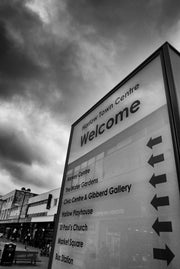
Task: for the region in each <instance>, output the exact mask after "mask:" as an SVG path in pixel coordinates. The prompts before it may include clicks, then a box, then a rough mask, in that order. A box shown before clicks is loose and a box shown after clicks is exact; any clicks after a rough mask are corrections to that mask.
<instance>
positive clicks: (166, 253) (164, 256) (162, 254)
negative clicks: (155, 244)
mask: <svg viewBox="0 0 180 269" xmlns="http://www.w3.org/2000/svg"><path fill="white" fill-rule="evenodd" d="M153 257H154V259H157V260H162V261H166V262H167V265H169V264H170V262H171V261H172V260H173V258H174V257H175V255H174V253H173V252H172V251H171V250H170V249H169V248H168V246H167V245H166V247H165V249H161V248H154V249H153Z"/></svg>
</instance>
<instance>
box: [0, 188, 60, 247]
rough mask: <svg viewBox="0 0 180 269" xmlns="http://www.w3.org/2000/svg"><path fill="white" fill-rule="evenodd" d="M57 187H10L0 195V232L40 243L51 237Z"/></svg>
mask: <svg viewBox="0 0 180 269" xmlns="http://www.w3.org/2000/svg"><path fill="white" fill-rule="evenodd" d="M59 193H60V188H58V189H55V190H51V191H48V192H46V193H42V194H39V195H37V194H35V193H32V192H30V190H25V189H22V190H13V191H11V192H9V193H7V194H5V195H4V196H2V197H1V199H0V232H1V233H3V234H4V236H5V237H6V238H8V239H11V240H15V241H16V240H19V241H22V242H25V240H26V237H27V235H29V242H28V243H29V244H30V245H33V246H36V247H40V248H41V247H43V246H44V245H45V244H47V243H50V242H51V241H52V237H53V228H54V218H55V215H56V213H57V206H58V199H59Z"/></svg>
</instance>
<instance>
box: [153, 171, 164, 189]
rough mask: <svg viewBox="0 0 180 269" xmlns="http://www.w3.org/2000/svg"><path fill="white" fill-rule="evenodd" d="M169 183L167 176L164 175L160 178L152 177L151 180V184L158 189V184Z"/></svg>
mask: <svg viewBox="0 0 180 269" xmlns="http://www.w3.org/2000/svg"><path fill="white" fill-rule="evenodd" d="M166 181H167V178H166V174H162V175H159V176H155V174H153V175H152V177H151V179H150V180H149V183H150V184H151V185H152V186H153V187H154V188H156V185H157V184H161V183H165V182H166Z"/></svg>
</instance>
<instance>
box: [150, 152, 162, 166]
mask: <svg viewBox="0 0 180 269" xmlns="http://www.w3.org/2000/svg"><path fill="white" fill-rule="evenodd" d="M163 161H164V154H159V155H156V156H153V155H151V157H150V159H149V161H148V163H149V164H150V165H151V166H152V167H154V164H156V163H160V162H163Z"/></svg>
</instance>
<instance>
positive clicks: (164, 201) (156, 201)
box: [151, 195, 169, 210]
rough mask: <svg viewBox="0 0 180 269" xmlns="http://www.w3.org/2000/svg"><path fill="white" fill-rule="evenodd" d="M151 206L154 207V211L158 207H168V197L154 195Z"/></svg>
mask: <svg viewBox="0 0 180 269" xmlns="http://www.w3.org/2000/svg"><path fill="white" fill-rule="evenodd" d="M151 205H152V206H154V208H155V209H156V210H158V207H159V206H166V205H169V197H168V196H163V197H157V195H154V197H153V199H152V201H151Z"/></svg>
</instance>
